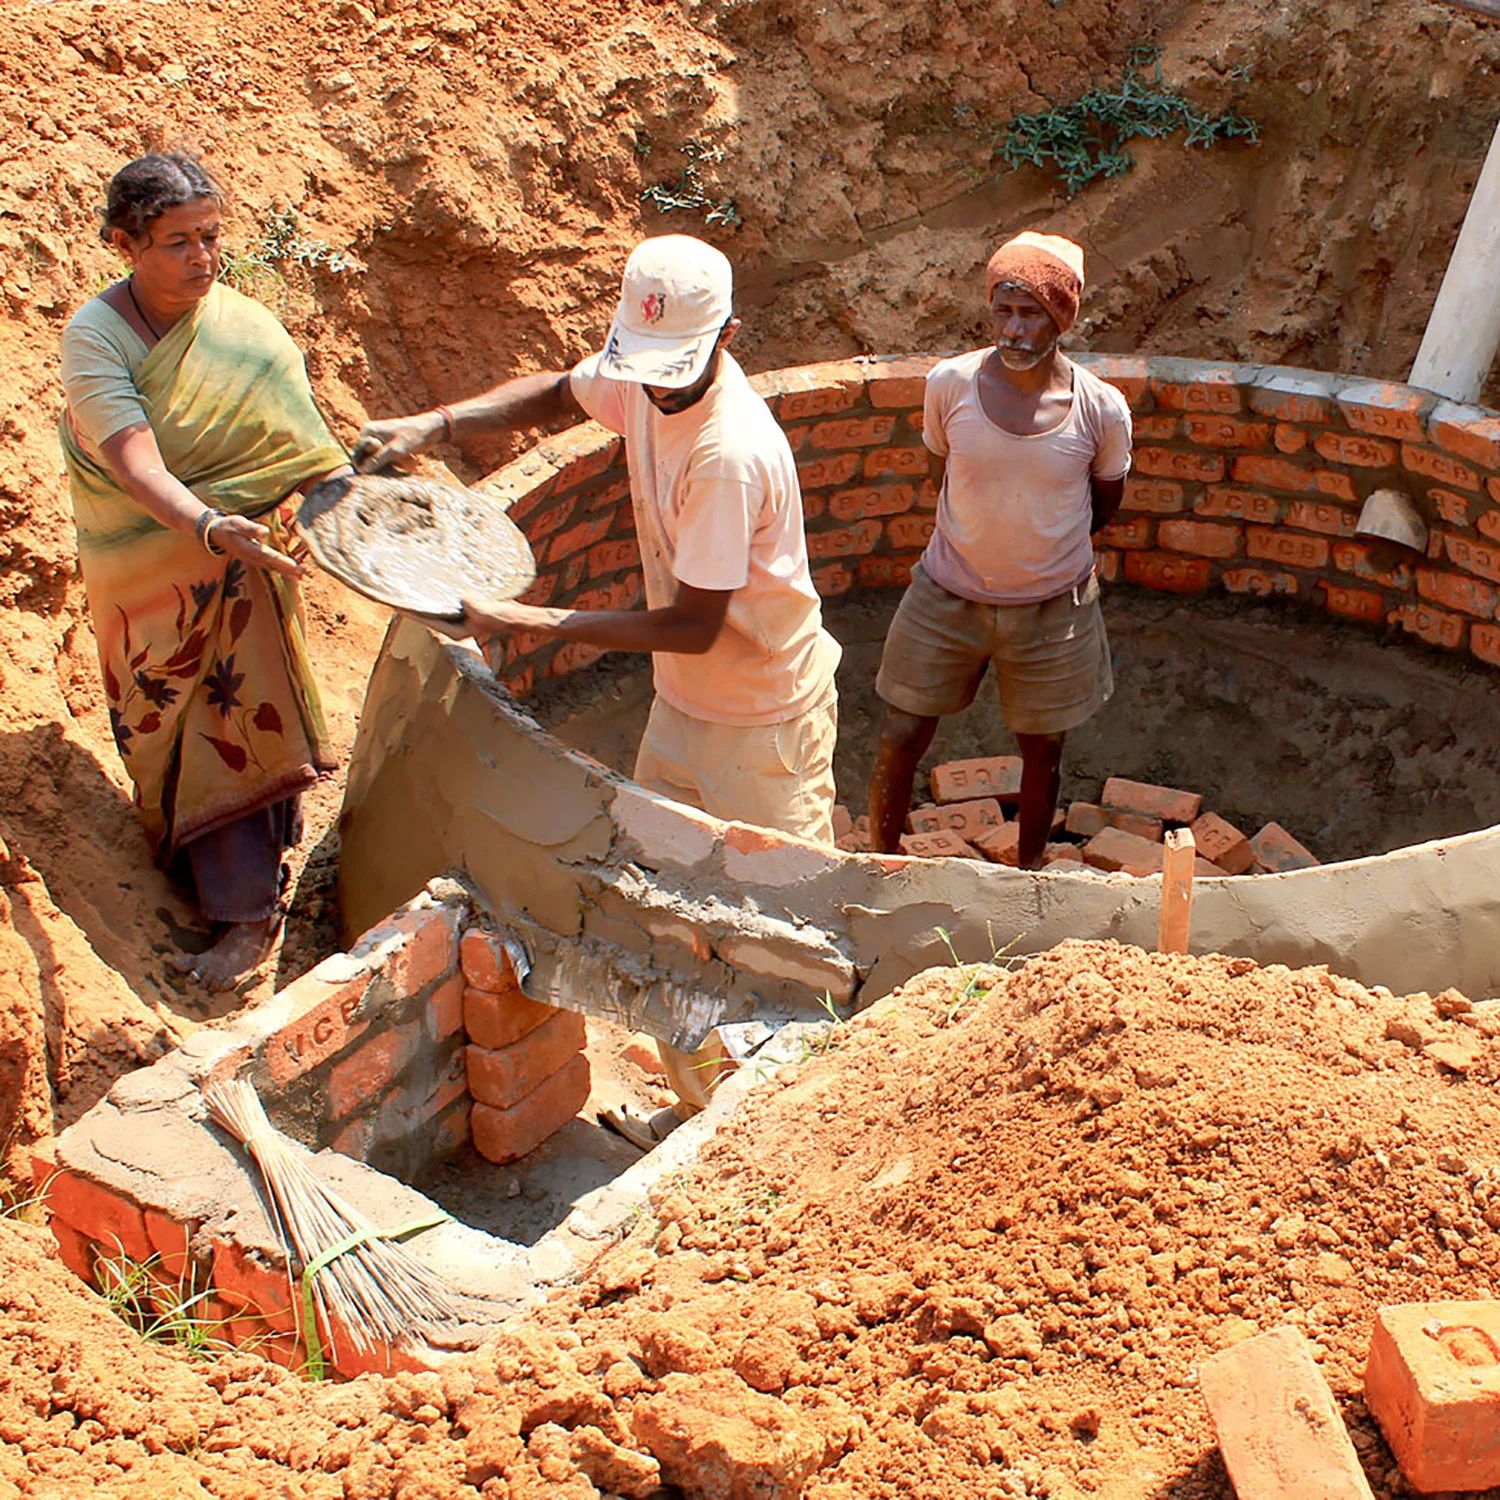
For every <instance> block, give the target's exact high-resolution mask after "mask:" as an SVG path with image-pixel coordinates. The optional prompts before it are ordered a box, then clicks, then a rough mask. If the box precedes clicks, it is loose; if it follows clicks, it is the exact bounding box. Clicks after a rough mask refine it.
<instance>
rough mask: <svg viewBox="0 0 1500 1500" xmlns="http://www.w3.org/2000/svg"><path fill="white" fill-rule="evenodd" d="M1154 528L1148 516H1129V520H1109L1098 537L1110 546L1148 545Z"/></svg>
mask: <svg viewBox="0 0 1500 1500" xmlns="http://www.w3.org/2000/svg"><path fill="white" fill-rule="evenodd" d="M1154 529H1155V523H1154V522H1153V521H1152V520H1151V518H1150V517H1149V516H1131V517H1130V519H1129V520H1122V521H1111V522H1110V523H1109V525H1108V526H1106V527H1105V528H1104V529H1103V530H1102V531H1101V532H1100V533H1099V538H1100V540H1101V541H1103V542H1106V543H1108V544H1109V545H1110V546H1111V547H1149V546H1150V545H1151V534H1152V532H1153V530H1154Z"/></svg>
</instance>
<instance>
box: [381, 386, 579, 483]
mask: <svg viewBox="0 0 1500 1500" xmlns="http://www.w3.org/2000/svg"><path fill="white" fill-rule="evenodd" d="M448 411H449V412H451V413H452V416H453V436H454V437H455V438H458V437H463V436H469V437H473V436H477V435H479V434H480V433H486V432H514V431H516V430H518V429H525V428H530V427H550V426H552V424H553V423H555V422H561V421H564V420H568V421H576V420H577V419H578V418H579V417H581V416H583V415H584V410H583V408H582V407H581V406H580V405H579V404H578V398H577V397H576V396H574V394H573V385H572V381H571V379H570V376H569V372H568V371H567V370H548V371H546V372H545V373H543V374H539V375H521V376H518V377H517V378H516V379H514V380H506V381H502V382H501V383H500V384H499V385H497V386H495V387H494V388H493V389H492V390H488V391H486V392H485V393H484V394H483V395H482V396H473V397H471V398H470V399H469V400H467V401H460V402H458V403H457V404H455V405H450V406H449V407H448ZM446 431H447V423H446V422H445V421H444V420H443V415H442V413H441V412H438V411H424V412H417V413H416V414H415V415H413V416H409V417H389V418H387V419H386V420H384V421H381V422H369V423H367V424H366V425H365V427H364V428H363V430H362V431H361V432H360V434H359V439H358V441H357V442H356V443H355V444H354V452H353V459H354V466H355V468H357V469H359V470H360V471H361V472H362V473H366V474H369V473H371V472H373V471H375V470H378V469H383V468H385V467H387V466H388V465H390V464H392V463H395V462H398V461H399V460H401V459H403V458H410V457H411V456H412V454H414V453H420V452H422V450H423V449H424V448H430V447H431V446H432V445H433V444H434V443H435V442H436V441H437V440H438V439H439V438H440V437H442V436H443V435H444V434H445V432H446Z"/></svg>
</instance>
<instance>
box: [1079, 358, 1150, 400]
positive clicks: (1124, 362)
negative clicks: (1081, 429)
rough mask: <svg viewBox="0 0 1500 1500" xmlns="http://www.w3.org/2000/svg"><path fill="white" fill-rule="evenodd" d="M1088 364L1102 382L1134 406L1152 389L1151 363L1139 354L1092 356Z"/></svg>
mask: <svg viewBox="0 0 1500 1500" xmlns="http://www.w3.org/2000/svg"><path fill="white" fill-rule="evenodd" d="M1086 363H1087V365H1088V368H1089V369H1090V370H1091V371H1092V372H1093V373H1094V374H1095V375H1097V376H1098V377H1099V379H1100V380H1103V381H1105V382H1106V383H1108V384H1109V385H1112V386H1114V388H1115V389H1116V390H1117V391H1122V392H1123V393H1124V394H1125V396H1126V397H1127V398H1128V399H1129V401H1130V404H1131V405H1132V406H1137V405H1139V404H1140V403H1141V402H1142V401H1143V400H1144V398H1145V397H1146V395H1147V393H1148V392H1149V391H1150V389H1151V375H1150V370H1151V366H1150V362H1149V361H1148V360H1146V359H1144V358H1142V357H1141V356H1140V355H1138V354H1091V355H1089V356H1088V358H1087V360H1086Z"/></svg>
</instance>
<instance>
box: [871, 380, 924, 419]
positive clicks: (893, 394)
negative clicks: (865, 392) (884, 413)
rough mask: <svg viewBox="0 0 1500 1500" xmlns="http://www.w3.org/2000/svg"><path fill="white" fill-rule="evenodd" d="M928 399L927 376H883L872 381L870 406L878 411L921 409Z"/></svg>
mask: <svg viewBox="0 0 1500 1500" xmlns="http://www.w3.org/2000/svg"><path fill="white" fill-rule="evenodd" d="M926 399H927V377H926V376H925V375H906V376H895V377H889V376H883V377H878V378H875V379H872V380H871V381H870V405H871V406H873V407H875V408H877V410H885V409H888V408H891V407H894V408H896V409H897V410H899V411H906V410H910V409H911V408H913V407H916V408H920V407H921V405H922V403H923V402H924V401H925V400H926Z"/></svg>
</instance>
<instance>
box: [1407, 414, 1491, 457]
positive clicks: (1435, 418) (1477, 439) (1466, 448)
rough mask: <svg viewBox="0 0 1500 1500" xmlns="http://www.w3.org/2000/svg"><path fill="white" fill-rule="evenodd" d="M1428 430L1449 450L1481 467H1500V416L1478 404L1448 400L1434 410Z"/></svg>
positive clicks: (1434, 439)
mask: <svg viewBox="0 0 1500 1500" xmlns="http://www.w3.org/2000/svg"><path fill="white" fill-rule="evenodd" d="M1427 432H1428V435H1429V436H1430V437H1431V439H1432V441H1433V442H1434V443H1435V444H1437V446H1438V447H1439V448H1442V449H1444V450H1445V451H1446V452H1448V453H1456V454H1457V455H1458V456H1459V457H1460V458H1467V459H1469V460H1470V461H1471V462H1472V463H1476V464H1478V465H1480V467H1481V468H1485V469H1496V468H1500V417H1491V416H1486V415H1485V414H1484V413H1483V412H1482V411H1481V410H1480V409H1479V408H1478V407H1473V406H1470V407H1461V406H1456V405H1450V404H1447V403H1445V404H1444V405H1442V406H1440V407H1438V409H1437V410H1436V411H1435V412H1433V414H1432V417H1431V419H1430V420H1429V422H1428V425H1427ZM1419 441H1420V439H1419Z"/></svg>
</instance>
